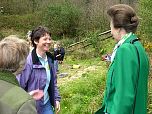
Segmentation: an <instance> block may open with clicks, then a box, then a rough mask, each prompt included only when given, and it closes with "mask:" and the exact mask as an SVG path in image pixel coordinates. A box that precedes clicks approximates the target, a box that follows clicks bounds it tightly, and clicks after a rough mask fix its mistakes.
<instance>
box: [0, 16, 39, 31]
mask: <svg viewBox="0 0 152 114" xmlns="http://www.w3.org/2000/svg"><path fill="white" fill-rule="evenodd" d="M0 20H1V21H0V29H12V30H16V31H25V32H27V31H28V30H31V29H33V28H34V27H35V26H38V25H41V21H40V20H41V13H35V14H27V15H8V16H0Z"/></svg>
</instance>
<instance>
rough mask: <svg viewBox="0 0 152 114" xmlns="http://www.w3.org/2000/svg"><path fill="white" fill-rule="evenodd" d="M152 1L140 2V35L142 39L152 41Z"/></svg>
mask: <svg viewBox="0 0 152 114" xmlns="http://www.w3.org/2000/svg"><path fill="white" fill-rule="evenodd" d="M151 6H152V0H140V1H139V7H138V8H139V16H140V26H139V34H140V37H141V38H142V39H148V40H149V41H152V40H151V38H152V33H151V32H152V18H151V16H152V7H151Z"/></svg>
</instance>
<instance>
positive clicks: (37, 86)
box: [18, 26, 60, 114]
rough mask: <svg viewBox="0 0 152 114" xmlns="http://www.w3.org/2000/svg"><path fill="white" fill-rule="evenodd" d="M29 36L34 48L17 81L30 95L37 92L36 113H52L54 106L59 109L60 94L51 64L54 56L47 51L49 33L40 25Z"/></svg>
mask: <svg viewBox="0 0 152 114" xmlns="http://www.w3.org/2000/svg"><path fill="white" fill-rule="evenodd" d="M30 36H31V42H32V45H33V47H34V49H33V50H32V52H31V53H30V54H29V55H28V57H27V61H26V65H25V68H24V70H23V71H22V72H21V74H19V76H18V77H19V82H20V85H21V87H22V88H23V89H25V90H26V91H27V92H29V93H31V94H32V95H33V94H35V91H36V92H37V95H38V96H39V98H35V100H36V106H37V111H38V114H54V107H56V108H57V112H59V110H60V95H59V92H58V89H57V76H56V73H55V70H54V65H53V61H54V60H53V58H54V57H53V56H52V55H51V53H49V48H50V45H51V42H52V39H51V34H50V32H49V31H48V29H47V28H45V27H41V26H40V27H38V28H36V29H34V30H33V31H32V33H31V35H30ZM42 92H43V94H42ZM43 95H44V96H43Z"/></svg>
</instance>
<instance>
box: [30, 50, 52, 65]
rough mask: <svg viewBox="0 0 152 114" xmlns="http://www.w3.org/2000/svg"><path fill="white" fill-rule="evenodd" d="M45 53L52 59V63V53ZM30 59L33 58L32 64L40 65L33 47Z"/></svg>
mask: <svg viewBox="0 0 152 114" xmlns="http://www.w3.org/2000/svg"><path fill="white" fill-rule="evenodd" d="M46 55H47V57H49V58H51V59H52V63H53V60H54V57H53V55H52V54H51V53H50V52H46ZM32 60H33V64H37V65H41V62H40V61H39V58H38V56H37V54H36V49H35V48H34V49H33V50H32Z"/></svg>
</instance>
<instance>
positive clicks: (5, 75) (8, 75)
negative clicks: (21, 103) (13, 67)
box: [0, 71, 19, 86]
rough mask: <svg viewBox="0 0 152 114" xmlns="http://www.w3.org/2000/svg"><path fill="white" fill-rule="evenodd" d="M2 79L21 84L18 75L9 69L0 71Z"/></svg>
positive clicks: (17, 84) (0, 78)
mask: <svg viewBox="0 0 152 114" xmlns="http://www.w3.org/2000/svg"><path fill="white" fill-rule="evenodd" d="M0 80H3V81H6V82H8V83H12V84H13V85H16V86H19V83H18V81H17V79H16V76H15V75H14V74H13V73H11V72H9V71H0Z"/></svg>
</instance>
